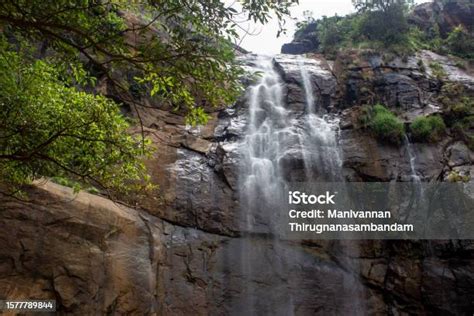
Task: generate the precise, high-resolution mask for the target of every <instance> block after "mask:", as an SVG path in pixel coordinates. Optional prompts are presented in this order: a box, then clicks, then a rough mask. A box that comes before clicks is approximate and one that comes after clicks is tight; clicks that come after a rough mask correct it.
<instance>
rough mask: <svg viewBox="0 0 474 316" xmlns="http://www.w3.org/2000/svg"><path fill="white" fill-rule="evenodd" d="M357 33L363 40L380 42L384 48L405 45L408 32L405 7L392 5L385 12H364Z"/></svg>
mask: <svg viewBox="0 0 474 316" xmlns="http://www.w3.org/2000/svg"><path fill="white" fill-rule="evenodd" d="M357 31H358V34H360V36H362V37H363V38H365V39H367V40H369V41H377V42H381V43H383V44H384V45H385V46H391V45H394V44H404V45H405V43H406V42H407V34H408V31H409V26H408V23H407V19H406V15H405V6H404V5H403V4H398V3H393V4H390V5H388V6H387V7H386V9H385V10H375V11H367V12H364V13H363V17H362V19H361V20H360V23H359V25H358V30H357Z"/></svg>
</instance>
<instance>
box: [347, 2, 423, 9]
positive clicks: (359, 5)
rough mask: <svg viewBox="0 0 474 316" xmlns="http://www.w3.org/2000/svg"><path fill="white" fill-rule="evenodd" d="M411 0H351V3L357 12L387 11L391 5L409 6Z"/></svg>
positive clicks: (411, 3)
mask: <svg viewBox="0 0 474 316" xmlns="http://www.w3.org/2000/svg"><path fill="white" fill-rule="evenodd" d="M413 3H414V1H413V0H352V4H353V5H354V7H355V8H356V9H357V11H359V12H367V11H389V10H390V9H391V7H392V6H394V5H396V6H410V5H413Z"/></svg>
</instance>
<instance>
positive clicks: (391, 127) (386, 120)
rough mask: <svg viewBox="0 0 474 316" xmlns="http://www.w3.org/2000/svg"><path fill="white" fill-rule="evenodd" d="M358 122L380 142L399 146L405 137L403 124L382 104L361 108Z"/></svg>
mask: <svg viewBox="0 0 474 316" xmlns="http://www.w3.org/2000/svg"><path fill="white" fill-rule="evenodd" d="M359 121H360V123H361V124H362V126H363V127H365V128H368V129H370V130H371V131H372V132H373V133H374V134H375V136H376V137H377V138H378V139H380V140H381V141H386V142H389V143H393V144H400V143H401V141H402V139H403V135H405V128H404V126H403V123H402V122H401V121H400V120H399V119H398V118H397V116H396V115H395V114H394V113H392V112H391V111H390V110H389V109H387V108H386V107H385V106H383V105H382V104H376V105H374V106H364V107H362V109H361V114H360V116H359Z"/></svg>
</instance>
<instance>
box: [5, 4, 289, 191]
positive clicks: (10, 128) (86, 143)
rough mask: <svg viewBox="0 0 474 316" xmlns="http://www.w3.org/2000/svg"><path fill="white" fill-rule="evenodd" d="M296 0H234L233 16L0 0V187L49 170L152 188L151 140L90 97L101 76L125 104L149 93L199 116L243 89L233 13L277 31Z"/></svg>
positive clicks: (161, 7) (114, 185) (217, 8)
mask: <svg viewBox="0 0 474 316" xmlns="http://www.w3.org/2000/svg"><path fill="white" fill-rule="evenodd" d="M297 2H298V0H288V1H271V0H242V1H240V5H241V7H242V10H241V12H239V11H237V10H236V9H235V8H233V7H229V6H228V5H226V4H224V3H223V2H222V1H203V0H148V1H126V0H111V1H90V0H77V1H69V0H57V1H42V0H29V1H16V0H4V1H0V34H1V35H2V36H1V39H0V42H1V43H0V109H1V111H0V181H1V183H2V186H3V184H7V187H9V188H11V189H12V190H13V189H15V188H16V187H19V186H21V185H22V184H26V183H30V182H31V181H33V180H35V179H38V178H40V177H56V178H66V179H69V180H70V181H72V182H71V183H74V185H73V186H75V188H77V186H76V184H75V183H80V184H83V185H92V186H94V187H99V188H100V189H102V190H103V189H109V188H111V189H113V190H114V191H115V192H124V191H128V190H131V189H137V190H138V189H141V188H142V187H143V186H145V187H146V188H149V187H150V186H149V185H148V180H149V177H148V176H147V175H146V172H145V167H144V165H143V163H142V162H140V158H141V157H142V156H143V155H145V156H147V155H149V154H150V144H149V143H148V141H147V140H146V139H145V138H144V135H141V137H132V136H131V135H130V134H129V133H128V132H129V122H128V121H127V120H126V119H125V118H124V117H123V116H122V115H121V114H120V111H119V106H118V105H117V104H116V103H114V102H113V101H111V100H110V99H107V98H106V97H104V96H101V95H96V94H95V93H91V91H95V83H96V82H98V79H100V80H101V82H106V83H107V88H108V89H107V90H109V92H110V91H112V92H113V94H114V97H116V98H117V99H118V100H120V101H121V102H123V103H126V104H128V105H129V106H130V107H133V108H136V107H138V106H143V105H145V104H149V103H148V102H144V101H145V100H142V99H141V98H142V97H144V95H145V93H149V94H150V97H152V98H154V99H155V100H156V101H157V102H155V103H157V104H160V105H162V106H163V108H165V109H166V108H171V109H175V110H178V109H179V110H181V111H182V112H184V113H188V118H187V122H188V123H190V124H202V123H205V121H206V120H207V117H208V116H207V114H206V113H205V111H204V108H209V107H212V106H221V105H228V104H231V103H233V102H234V101H235V99H236V98H237V96H238V95H240V93H241V91H242V86H241V84H240V81H239V79H240V77H241V76H242V74H243V68H242V67H241V64H240V63H239V62H238V61H237V60H236V59H235V54H234V51H235V47H234V45H233V43H235V42H238V37H239V36H238V34H237V28H238V27H239V25H238V23H237V22H235V21H237V20H241V19H242V16H245V17H246V18H247V19H249V20H253V21H255V22H259V23H265V22H267V21H268V19H269V17H270V16H271V15H272V14H275V15H276V16H277V19H278V22H279V24H280V29H279V32H281V31H284V25H283V22H284V21H283V18H284V16H286V15H288V14H289V11H288V8H289V7H290V6H291V5H292V4H294V3H297ZM5 39H7V40H5ZM25 47H28V49H25ZM132 74H133V75H132ZM98 90H100V91H102V90H101V89H98ZM69 180H68V181H69Z"/></svg>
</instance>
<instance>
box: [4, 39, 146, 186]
mask: <svg viewBox="0 0 474 316" xmlns="http://www.w3.org/2000/svg"><path fill="white" fill-rule="evenodd" d="M62 66H63V65H61V64H60V65H58V64H56V63H54V62H53V61H51V60H48V59H44V60H28V59H27V58H25V57H24V56H23V55H22V53H18V52H15V51H12V50H9V49H8V46H7V45H6V44H5V43H3V44H2V45H1V46H0V107H1V109H2V111H1V112H0V178H1V181H2V183H4V184H8V185H9V186H10V188H11V189H13V190H15V189H16V188H18V187H20V186H21V185H23V184H28V183H30V182H31V181H33V180H35V179H38V178H40V177H44V176H46V177H53V176H56V177H68V178H70V179H73V180H74V181H77V182H78V183H86V184H89V185H92V186H98V187H100V188H101V189H114V190H116V191H127V190H129V189H139V187H134V185H132V184H133V183H139V182H140V180H142V179H144V178H146V172H145V167H144V165H143V163H142V162H140V160H139V157H141V156H143V155H146V154H149V153H150V150H149V149H148V146H145V147H142V146H141V141H140V139H137V138H135V137H132V136H130V135H129V134H128V133H127V129H128V127H129V124H128V122H127V121H126V120H125V118H124V117H123V116H122V115H121V114H120V111H119V107H118V105H117V104H115V103H114V102H112V101H111V100H108V99H106V98H105V97H103V96H96V95H93V94H89V93H86V92H83V91H79V90H77V89H76V88H75V87H74V86H70V85H69V84H68V82H65V81H63V80H61V76H63V75H64V73H63V67H62ZM75 67H77V66H74V67H73V68H71V69H75ZM76 69H77V68H76ZM83 75H84V72H83V71H82V70H79V71H76V72H75V73H74V75H73V76H72V77H73V78H75V81H76V82H86V81H87V78H85V77H84V76H83ZM125 183H130V185H125ZM137 185H138V184H137ZM145 185H146V184H145ZM138 186H139V185H138ZM75 188H76V189H77V188H78V187H77V185H76V186H75Z"/></svg>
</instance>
